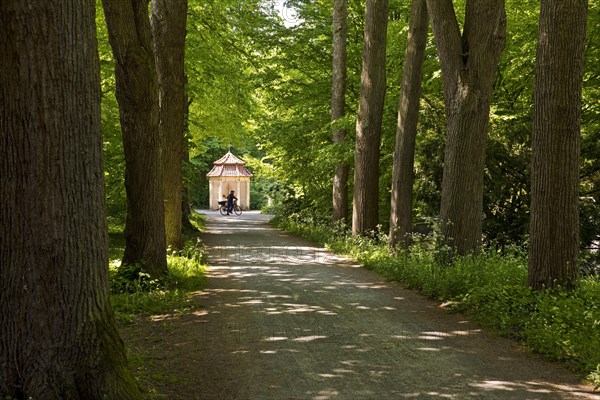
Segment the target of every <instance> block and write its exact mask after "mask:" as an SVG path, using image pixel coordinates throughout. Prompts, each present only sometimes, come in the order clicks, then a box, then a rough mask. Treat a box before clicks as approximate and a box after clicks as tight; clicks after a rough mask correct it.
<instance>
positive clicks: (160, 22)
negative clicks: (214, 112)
mask: <svg viewBox="0 0 600 400" xmlns="http://www.w3.org/2000/svg"><path fill="white" fill-rule="evenodd" d="M186 22H187V0H152V30H153V33H154V41H155V50H156V67H157V72H158V86H159V104H160V133H161V137H162V144H163V151H162V176H163V189H164V196H165V202H164V205H165V232H166V240H167V246H168V247H170V248H171V250H179V249H181V246H182V240H181V220H182V215H181V213H182V209H181V202H182V191H183V182H182V179H183V177H182V170H181V168H182V161H183V135H184V118H185V71H184V55H185V35H186Z"/></svg>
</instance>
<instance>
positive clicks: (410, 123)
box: [390, 0, 429, 247]
mask: <svg viewBox="0 0 600 400" xmlns="http://www.w3.org/2000/svg"><path fill="white" fill-rule="evenodd" d="M428 24H429V21H428V18H427V4H426V1H425V0H413V2H412V12H411V16H410V20H409V30H408V40H407V44H406V58H405V60H404V72H403V77H402V87H401V89H400V91H401V94H400V105H399V106H398V128H397V130H396V152H395V154H394V167H393V172H392V200H391V206H392V207H391V210H392V211H391V216H390V246H391V247H396V246H398V245H399V244H401V245H403V246H407V245H408V244H409V242H410V233H411V230H412V198H413V180H414V162H415V141H416V138H417V121H418V118H419V101H420V98H421V76H422V70H423V60H424V58H425V47H426V45H427V29H428Z"/></svg>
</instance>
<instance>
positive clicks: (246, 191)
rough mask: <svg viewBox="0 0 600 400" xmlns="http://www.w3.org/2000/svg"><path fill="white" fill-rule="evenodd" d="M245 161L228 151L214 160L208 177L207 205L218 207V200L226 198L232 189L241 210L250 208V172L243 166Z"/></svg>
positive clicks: (212, 207) (214, 208) (212, 208)
mask: <svg viewBox="0 0 600 400" xmlns="http://www.w3.org/2000/svg"><path fill="white" fill-rule="evenodd" d="M245 164H246V163H245V162H243V161H242V160H240V159H239V158H237V157H236V156H234V155H233V153H231V151H228V152H227V154H225V155H224V156H223V157H221V158H219V159H218V160H217V161H215V162H214V166H213V168H212V169H211V170H210V172H209V173H208V174H206V176H207V177H208V193H209V207H210V209H211V210H216V209H218V208H219V201H222V200H226V197H227V195H228V194H229V192H231V191H232V190H233V191H234V192H235V197H237V198H238V202H237V203H238V204H239V206H240V207H242V210H249V209H250V177H252V174H251V173H250V171H248V169H246V167H245Z"/></svg>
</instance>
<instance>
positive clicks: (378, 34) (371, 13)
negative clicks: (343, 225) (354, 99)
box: [352, 0, 388, 235]
mask: <svg viewBox="0 0 600 400" xmlns="http://www.w3.org/2000/svg"><path fill="white" fill-rule="evenodd" d="M387 18H388V2H387V0H367V4H366V11H365V36H364V50H363V66H362V74H361V84H360V100H359V104H358V120H357V122H356V153H355V156H354V201H353V214H352V234H353V235H361V234H365V233H367V232H369V231H373V230H375V229H376V228H377V222H378V206H379V204H378V203H379V146H380V144H381V123H382V118H383V102H384V98H385V84H386V82H385V66H386V64H385V52H386V39H387V38H386V36H387Z"/></svg>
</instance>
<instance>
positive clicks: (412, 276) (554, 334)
mask: <svg viewBox="0 0 600 400" xmlns="http://www.w3.org/2000/svg"><path fill="white" fill-rule="evenodd" d="M273 224H274V225H276V226H278V227H280V228H282V229H284V230H286V231H288V232H291V233H294V234H297V235H300V236H303V237H305V238H307V239H308V240H311V241H313V242H315V243H317V244H319V245H321V246H324V247H327V248H329V249H330V250H332V251H333V252H335V253H338V254H342V255H345V256H349V257H351V258H354V259H355V260H357V261H358V262H360V263H361V264H362V265H363V266H364V267H366V268H369V269H372V270H375V271H377V272H378V273H380V274H382V275H383V276H385V277H386V278H387V279H389V280H392V281H397V282H401V283H402V284H403V285H405V286H407V287H409V288H412V289H416V290H419V291H421V292H422V293H424V294H426V295H427V296H430V297H432V298H434V299H436V300H439V301H441V302H446V303H448V304H451V308H453V309H454V310H457V311H461V312H465V313H468V314H469V315H470V316H471V317H472V318H473V319H474V320H476V321H477V322H479V323H480V324H481V325H483V326H486V327H488V328H491V329H492V330H494V331H496V332H498V333H499V334H501V335H504V336H509V337H513V338H516V339H518V340H519V341H521V342H522V343H524V344H525V345H526V346H528V347H529V348H530V349H531V350H533V351H534V352H537V353H540V354H543V355H544V356H546V357H547V358H548V359H550V360H556V361H561V362H564V363H565V364H566V365H567V366H569V367H571V368H572V369H574V370H576V371H578V372H581V373H584V374H588V375H587V379H588V380H589V381H590V382H592V383H593V384H594V385H595V386H596V388H598V387H599V386H600V281H599V280H598V278H593V277H588V278H584V279H582V280H581V283H580V286H579V288H578V289H577V290H574V291H567V290H563V291H561V290H552V291H532V290H531V289H530V288H529V287H528V285H527V257H526V254H524V253H523V252H522V251H519V250H514V251H513V252H512V253H509V254H502V255H500V254H498V253H494V252H489V253H485V254H478V255H475V256H470V257H463V258H458V259H456V260H454V261H453V263H452V264H451V265H441V264H439V263H438V262H437V261H436V260H439V259H440V257H439V255H438V254H437V250H436V246H435V245H432V244H431V241H427V240H416V242H415V244H414V245H413V246H412V248H410V249H409V250H406V251H402V252H399V253H397V254H391V253H390V252H389V250H388V246H387V242H386V238H385V237H382V238H376V239H368V238H362V237H352V236H349V234H348V233H347V232H346V231H345V230H344V229H343V228H342V227H332V226H329V225H327V224H324V223H322V222H319V221H318V220H314V219H312V218H311V217H308V218H306V217H302V216H300V217H294V216H289V215H288V216H286V217H285V218H280V217H276V218H275V219H274V220H273ZM442 251H443V250H442Z"/></svg>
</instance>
